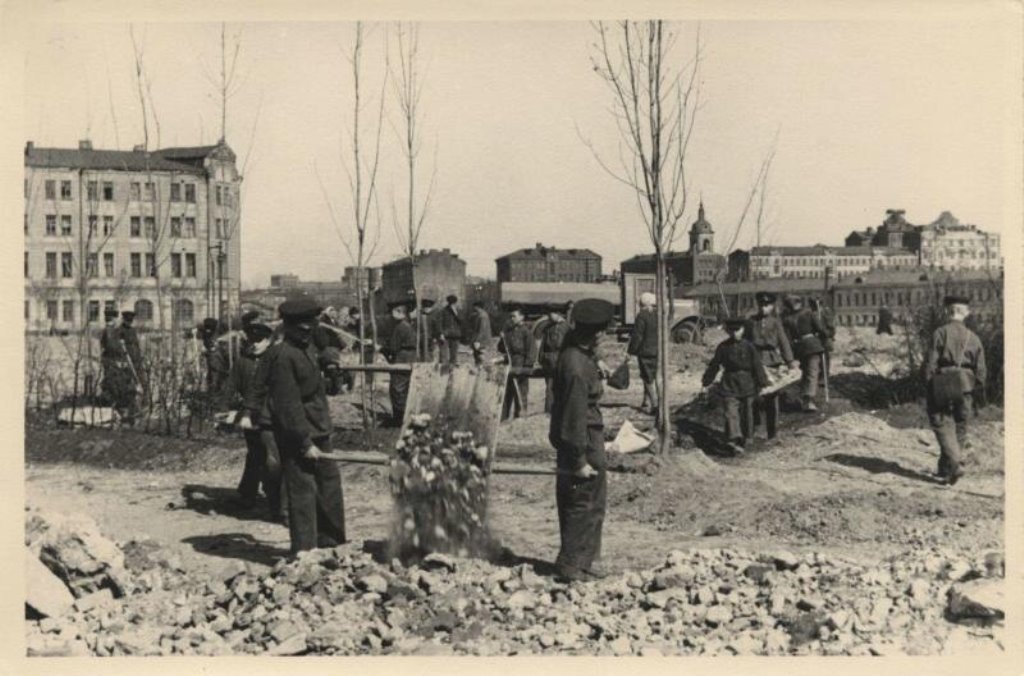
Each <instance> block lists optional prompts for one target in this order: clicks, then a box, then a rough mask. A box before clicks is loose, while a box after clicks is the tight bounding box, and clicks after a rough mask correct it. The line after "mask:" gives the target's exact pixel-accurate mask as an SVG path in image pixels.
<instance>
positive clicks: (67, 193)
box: [60, 181, 71, 201]
mask: <svg viewBox="0 0 1024 676" xmlns="http://www.w3.org/2000/svg"><path fill="white" fill-rule="evenodd" d="M60 198H61V199H62V200H64V201H68V200H70V199H71V181H61V182H60Z"/></svg>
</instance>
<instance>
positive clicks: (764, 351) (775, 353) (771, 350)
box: [749, 291, 799, 439]
mask: <svg viewBox="0 0 1024 676" xmlns="http://www.w3.org/2000/svg"><path fill="white" fill-rule="evenodd" d="M756 298H757V308H758V309H757V312H755V313H754V314H752V315H751V316H750V321H749V327H750V336H749V340H750V342H751V343H753V344H754V347H756V348H757V350H758V353H759V355H760V357H761V364H762V366H764V368H766V369H773V370H779V369H780V368H782V367H786V366H788V367H789V368H791V369H795V368H797V366H798V365H799V362H797V361H796V359H795V358H794V357H793V350H792V348H791V347H790V345H789V337H788V336H787V335H786V329H785V327H784V326H783V325H782V320H781V319H779V317H778V315H776V314H775V294H774V293H768V292H767V291H760V292H758V293H757V296H756ZM761 409H763V410H764V417H765V430H766V432H767V435H768V438H769V439H774V438H775V433H776V430H777V429H778V423H779V393H778V392H772V393H771V394H766V395H764V396H762V397H761ZM757 419H758V410H755V411H754V421H755V422H754V424H755V425H756V424H757Z"/></svg>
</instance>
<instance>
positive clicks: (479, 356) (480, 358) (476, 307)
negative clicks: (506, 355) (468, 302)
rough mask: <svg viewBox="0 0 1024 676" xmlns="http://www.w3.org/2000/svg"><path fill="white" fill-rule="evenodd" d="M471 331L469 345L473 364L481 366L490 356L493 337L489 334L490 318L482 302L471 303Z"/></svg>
mask: <svg viewBox="0 0 1024 676" xmlns="http://www.w3.org/2000/svg"><path fill="white" fill-rule="evenodd" d="M470 323H471V324H472V331H471V332H470V339H471V341H472V342H471V344H472V346H473V362H474V363H475V364H476V365H477V366H481V365H482V364H483V363H484V362H485V361H487V359H488V358H489V357H490V355H491V350H492V349H493V346H492V344H491V343H492V342H493V341H494V335H493V334H492V333H491V316H490V315H489V314H487V309H486V308H485V307H484V304H483V302H482V301H476V302H475V303H473V316H472V317H471V322H470Z"/></svg>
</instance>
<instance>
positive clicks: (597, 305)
mask: <svg viewBox="0 0 1024 676" xmlns="http://www.w3.org/2000/svg"><path fill="white" fill-rule="evenodd" d="M614 316H615V306H614V305H612V304H611V303H609V302H608V301H606V300H602V299H600V298H584V299H583V300H581V301H579V302H578V303H576V304H575V305H573V307H572V319H573V322H575V323H576V324H578V325H581V326H597V327H604V326H608V325H609V324H610V323H611V321H612V317H614Z"/></svg>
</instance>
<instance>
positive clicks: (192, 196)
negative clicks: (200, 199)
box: [185, 183, 196, 204]
mask: <svg viewBox="0 0 1024 676" xmlns="http://www.w3.org/2000/svg"><path fill="white" fill-rule="evenodd" d="M185 201H186V202H192V203H193V204H194V203H195V201H196V184H195V183H186V184H185Z"/></svg>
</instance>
